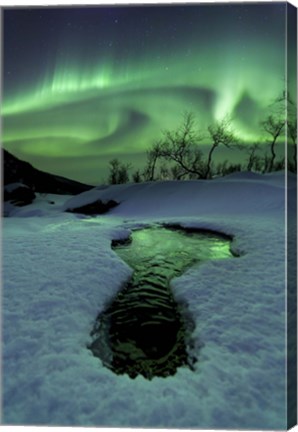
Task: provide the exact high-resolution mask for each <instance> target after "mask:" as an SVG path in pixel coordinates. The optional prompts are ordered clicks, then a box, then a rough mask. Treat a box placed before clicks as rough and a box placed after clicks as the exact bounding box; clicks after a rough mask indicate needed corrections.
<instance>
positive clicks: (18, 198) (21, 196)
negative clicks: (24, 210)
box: [3, 183, 36, 207]
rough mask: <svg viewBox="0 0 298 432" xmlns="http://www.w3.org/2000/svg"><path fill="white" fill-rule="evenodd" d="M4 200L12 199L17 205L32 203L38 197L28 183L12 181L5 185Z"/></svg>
mask: <svg viewBox="0 0 298 432" xmlns="http://www.w3.org/2000/svg"><path fill="white" fill-rule="evenodd" d="M3 195H4V196H3V199H4V201H10V202H11V203H12V204H14V205H16V206H20V207H21V206H25V205H28V204H31V203H32V202H33V201H34V199H35V198H36V195H35V193H34V192H33V190H32V189H30V188H29V187H28V186H27V185H25V184H22V183H10V184H8V185H6V186H4V194H3Z"/></svg>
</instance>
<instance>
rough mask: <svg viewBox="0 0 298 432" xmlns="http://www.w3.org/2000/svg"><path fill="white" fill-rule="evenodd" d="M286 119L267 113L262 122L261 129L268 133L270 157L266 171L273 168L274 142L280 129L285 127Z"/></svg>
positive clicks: (279, 133)
mask: <svg viewBox="0 0 298 432" xmlns="http://www.w3.org/2000/svg"><path fill="white" fill-rule="evenodd" d="M285 123H286V120H285V118H279V117H275V116H273V115H269V116H268V117H267V118H266V119H265V120H264V121H263V122H262V123H261V125H262V127H263V130H264V131H265V132H266V133H267V134H268V135H270V142H269V144H270V153H271V156H270V159H269V162H268V167H267V171H268V172H271V171H272V170H273V168H274V162H275V158H276V151H275V147H276V142H277V139H278V137H279V136H280V135H281V134H282V131H283V129H284V127H285Z"/></svg>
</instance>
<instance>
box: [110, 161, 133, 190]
mask: <svg viewBox="0 0 298 432" xmlns="http://www.w3.org/2000/svg"><path fill="white" fill-rule="evenodd" d="M109 164H110V173H109V183H110V184H121V183H127V182H128V181H129V174H128V171H129V169H130V168H131V166H130V164H123V163H121V162H120V161H119V159H117V158H115V159H112V160H110V162H109Z"/></svg>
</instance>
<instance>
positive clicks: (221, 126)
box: [204, 118, 238, 179]
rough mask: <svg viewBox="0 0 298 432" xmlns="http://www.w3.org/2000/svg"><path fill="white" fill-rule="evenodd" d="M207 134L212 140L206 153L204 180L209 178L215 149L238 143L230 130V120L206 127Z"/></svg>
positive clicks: (226, 119)
mask: <svg viewBox="0 0 298 432" xmlns="http://www.w3.org/2000/svg"><path fill="white" fill-rule="evenodd" d="M208 132H209V135H210V137H211V139H212V146H211V149H210V150H209V153H208V159H207V164H206V171H205V175H204V177H205V178H206V179H208V178H210V176H211V162H212V156H213V153H214V151H215V149H216V148H217V147H218V146H219V145H224V146H225V147H228V148H230V147H231V146H232V145H234V144H237V142H238V139H237V137H236V136H235V134H234V132H233V131H232V130H231V125H230V120H229V119H228V118H225V119H223V120H222V121H220V122H217V123H216V124H215V125H210V126H209V127H208Z"/></svg>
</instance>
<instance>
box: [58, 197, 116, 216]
mask: <svg viewBox="0 0 298 432" xmlns="http://www.w3.org/2000/svg"><path fill="white" fill-rule="evenodd" d="M117 205H119V203H117V202H116V201H113V200H109V201H107V202H103V201H101V200H100V199H98V200H96V201H94V202H92V203H89V204H86V205H83V206H81V207H75V208H68V209H67V210H65V211H66V212H69V213H81V214H85V215H98V214H103V213H107V212H108V211H109V210H110V209H112V208H114V207H116V206H117Z"/></svg>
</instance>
